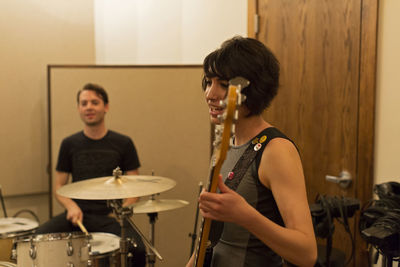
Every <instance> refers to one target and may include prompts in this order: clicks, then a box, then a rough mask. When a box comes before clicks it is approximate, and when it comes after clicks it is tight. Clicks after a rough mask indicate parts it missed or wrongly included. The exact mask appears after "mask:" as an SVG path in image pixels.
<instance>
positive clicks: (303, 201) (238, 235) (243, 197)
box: [187, 37, 317, 267]
mask: <svg viewBox="0 0 400 267" xmlns="http://www.w3.org/2000/svg"><path fill="white" fill-rule="evenodd" d="M203 68H204V78H203V89H204V90H205V99H206V101H207V104H208V106H209V113H210V118H211V122H212V123H214V124H216V125H218V124H220V123H221V122H220V118H219V117H221V116H220V115H223V114H224V112H225V111H226V109H227V108H225V106H224V105H221V104H220V101H221V100H224V99H225V98H226V97H227V95H228V93H229V92H230V87H231V86H232V85H231V83H230V80H231V79H233V78H235V77H237V76H241V77H243V78H245V79H246V80H248V82H249V84H248V86H247V87H245V88H244V89H243V90H242V91H241V94H243V95H244V96H245V100H244V102H243V104H242V105H241V106H240V107H239V108H238V118H237V120H236V123H235V128H236V130H235V133H234V136H233V138H232V139H233V145H232V147H231V148H230V149H229V151H228V152H227V156H226V159H225V160H224V162H223V164H222V163H221V165H222V167H221V169H220V171H218V174H217V177H216V178H217V179H216V180H217V181H216V184H217V187H218V190H219V193H212V192H213V191H212V190H209V191H203V192H202V193H201V195H200V197H199V207H200V211H201V214H202V216H203V217H204V220H205V221H207V220H213V221H212V223H211V227H210V228H211V230H210V232H211V234H210V236H209V239H210V241H211V243H212V244H213V252H212V260H211V262H212V263H211V266H212V267H226V266H229V267H236V266H237V267H239V266H240V267H244V266H254V267H256V266H257V267H258V266H282V265H283V262H284V261H285V262H289V263H291V264H295V265H298V266H313V265H314V263H315V261H316V258H317V246H316V240H315V236H314V230H313V225H312V221H311V215H310V211H309V206H308V202H307V196H306V189H305V181H304V175H303V169H302V164H301V160H300V157H299V154H298V151H297V149H296V146H295V145H294V143H293V142H292V141H291V140H289V139H288V138H287V137H286V136H285V135H284V134H283V133H281V132H280V131H279V130H278V129H276V128H274V127H273V126H272V125H271V124H269V123H268V122H266V121H265V120H264V119H263V117H262V112H263V111H264V110H265V109H266V108H267V107H268V106H269V104H270V102H271V101H272V99H273V98H274V97H275V95H276V94H277V90H278V85H279V62H278V61H277V59H276V58H275V56H274V55H273V54H272V52H271V51H270V50H269V49H268V48H267V47H265V46H264V45H263V44H262V43H261V42H259V41H257V40H255V39H251V38H243V37H234V38H232V39H229V40H227V41H225V42H224V43H223V44H222V46H221V47H220V48H219V49H217V50H215V51H214V52H212V53H211V54H209V55H208V56H207V57H206V58H205V59H204V64H203ZM228 88H229V91H228ZM228 96H229V95H228ZM293 123H297V122H293ZM219 173H220V174H221V175H219ZM219 222H221V223H219ZM218 225H219V227H218ZM218 229H221V230H220V231H218ZM199 244H201V242H199ZM199 251H201V245H199V246H198V249H197V252H195V253H194V255H193V256H192V258H191V259H190V261H189V262H188V264H187V267H192V266H196V267H203V266H205V264H203V261H202V260H201V259H200V260H199V259H198V258H199V257H198V256H199V255H201V254H202V253H198V252H199ZM202 257H203V256H202V255H201V257H200V258H202Z"/></svg>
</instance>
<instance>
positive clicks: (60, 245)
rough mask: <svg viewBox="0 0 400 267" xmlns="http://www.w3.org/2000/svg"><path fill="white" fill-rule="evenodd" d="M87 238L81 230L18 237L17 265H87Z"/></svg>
mask: <svg viewBox="0 0 400 267" xmlns="http://www.w3.org/2000/svg"><path fill="white" fill-rule="evenodd" d="M89 239H90V235H89V236H87V235H85V234H84V233H81V232H73V233H52V234H43V235H35V236H31V237H28V238H18V239H17V240H16V241H15V242H16V245H17V266H18V267H27V266H44V267H47V266H74V267H78V266H79V267H87V266H89V250H90V245H89Z"/></svg>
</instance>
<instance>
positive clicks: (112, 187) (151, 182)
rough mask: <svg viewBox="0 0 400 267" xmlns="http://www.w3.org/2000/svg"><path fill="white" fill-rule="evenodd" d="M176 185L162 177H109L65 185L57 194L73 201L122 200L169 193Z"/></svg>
mask: <svg viewBox="0 0 400 267" xmlns="http://www.w3.org/2000/svg"><path fill="white" fill-rule="evenodd" d="M175 185H176V182H175V181H174V180H172V179H169V178H165V177H160V176H145V175H122V176H119V177H118V178H116V177H114V176H107V177H99V178H93V179H88V180H84V181H79V182H75V183H70V184H67V185H64V186H62V187H61V188H60V189H58V190H57V193H58V194H59V195H61V196H64V197H69V198H73V199H87V200H106V199H121V198H130V197H141V196H148V195H153V194H156V193H160V192H164V191H167V190H169V189H171V188H173V187H174V186H175Z"/></svg>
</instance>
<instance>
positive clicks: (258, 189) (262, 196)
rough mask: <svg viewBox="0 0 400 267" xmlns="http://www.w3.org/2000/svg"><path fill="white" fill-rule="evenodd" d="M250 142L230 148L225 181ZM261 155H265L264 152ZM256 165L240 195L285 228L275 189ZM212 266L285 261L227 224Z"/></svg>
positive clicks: (238, 266) (244, 180)
mask: <svg viewBox="0 0 400 267" xmlns="http://www.w3.org/2000/svg"><path fill="white" fill-rule="evenodd" d="M266 131H267V133H268V132H271V131H273V134H272V135H273V136H274V137H273V138H275V137H282V138H285V139H288V138H287V137H286V136H285V135H284V134H282V133H281V132H279V131H278V130H277V129H276V128H267V129H266ZM277 133H278V134H277ZM267 135H268V134H267ZM273 138H271V139H273ZM268 139H269V138H268ZM269 140H270V139H269ZM269 140H268V141H269ZM250 142H251V141H250ZM250 142H249V143H247V144H244V145H241V146H232V147H231V148H230V150H229V151H228V154H227V157H226V160H225V162H224V164H223V166H222V168H221V174H222V177H224V179H227V177H228V176H229V175H230V174H229V173H230V171H231V170H232V169H233V168H234V166H235V164H236V162H237V161H238V160H239V159H240V157H241V156H242V154H243V153H244V151H245V150H246V149H247V147H248V146H249V145H250ZM260 152H261V153H262V151H260ZM261 153H260V154H261ZM256 162H257V161H256V160H254V161H253V162H252V163H251V164H250V166H249V168H248V169H247V171H246V173H245V174H244V176H243V178H242V180H241V182H240V184H239V186H238V187H237V189H236V192H237V193H239V194H240V195H241V196H242V197H244V198H245V199H246V201H247V202H248V203H249V204H250V205H251V206H253V207H254V208H256V209H257V210H258V211H259V212H260V213H261V214H263V215H264V216H265V217H267V218H269V219H270V220H272V221H273V222H275V223H277V224H279V225H281V226H284V223H283V220H282V217H281V215H280V213H279V210H278V207H277V205H276V202H275V199H274V197H273V195H272V192H271V190H270V189H268V188H266V187H265V186H264V185H263V184H261V182H260V180H259V177H258V170H257V168H258V166H257V163H256ZM211 266H212V267H228V266H229V267H250V266H251V267H253V266H254V267H256V266H257V267H258V266H282V258H281V257H280V256H279V255H278V254H276V253H275V252H273V251H272V250H271V249H270V248H269V247H268V246H266V245H265V244H264V243H263V242H261V241H260V240H259V239H258V238H256V237H255V236H254V235H252V234H251V233H250V232H249V231H247V230H246V229H244V228H243V227H241V226H239V225H236V224H234V223H224V224H223V230H222V234H221V237H220V239H219V241H218V243H217V244H216V246H215V247H214V250H213V257H212V264H211Z"/></svg>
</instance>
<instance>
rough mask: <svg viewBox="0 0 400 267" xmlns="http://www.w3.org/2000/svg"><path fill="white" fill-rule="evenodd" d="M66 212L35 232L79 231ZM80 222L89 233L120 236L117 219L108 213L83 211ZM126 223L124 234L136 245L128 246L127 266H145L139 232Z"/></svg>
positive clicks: (143, 250)
mask: <svg viewBox="0 0 400 267" xmlns="http://www.w3.org/2000/svg"><path fill="white" fill-rule="evenodd" d="M66 215H67V214H66V212H64V213H61V214H59V215H57V216H55V217H53V218H51V219H50V220H48V221H47V222H45V223H44V224H42V225H40V226H39V227H38V229H37V230H36V232H35V234H49V233H62V232H81V229H80V228H79V227H78V226H74V225H73V224H72V223H71V222H70V221H68V220H67V219H66ZM82 224H83V225H84V226H85V228H86V229H87V230H88V232H89V233H94V232H104V233H112V234H115V235H118V236H121V226H120V224H119V223H118V221H117V220H116V219H114V218H112V217H109V216H108V215H98V214H90V213H85V214H84V215H83V222H82ZM125 224H126V226H127V227H126V236H127V237H130V238H131V239H132V240H133V241H134V243H135V244H136V247H133V246H130V248H129V252H131V253H132V255H133V257H132V258H131V259H129V262H128V266H131V267H144V266H146V248H145V246H144V244H143V241H142V239H141V237H140V236H139V234H138V233H137V232H136V231H135V230H134V229H133V228H132V227H131V225H130V224H129V222H125Z"/></svg>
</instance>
